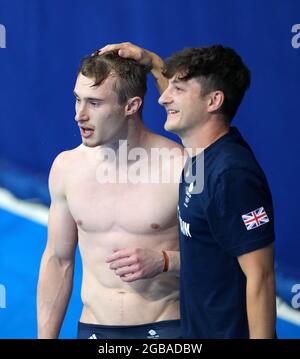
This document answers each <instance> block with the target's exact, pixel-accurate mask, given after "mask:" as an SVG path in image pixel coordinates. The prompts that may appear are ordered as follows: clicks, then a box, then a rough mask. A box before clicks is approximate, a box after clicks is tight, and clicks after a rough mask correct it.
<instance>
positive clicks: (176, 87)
mask: <svg viewBox="0 0 300 359" xmlns="http://www.w3.org/2000/svg"><path fill="white" fill-rule="evenodd" d="M175 90H176V91H178V92H181V91H183V88H181V87H179V86H175Z"/></svg>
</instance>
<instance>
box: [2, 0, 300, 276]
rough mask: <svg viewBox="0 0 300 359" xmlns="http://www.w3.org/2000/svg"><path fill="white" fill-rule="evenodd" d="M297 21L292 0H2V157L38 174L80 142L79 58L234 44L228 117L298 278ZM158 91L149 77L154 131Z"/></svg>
mask: <svg viewBox="0 0 300 359" xmlns="http://www.w3.org/2000/svg"><path fill="white" fill-rule="evenodd" d="M299 23H300V1H299V0H287V1H281V0H268V1H266V0H265V1H261V0H245V1H238V0H226V1H225V0H216V1H208V0H164V1H163V0H151V1H150V0H149V1H148V0H126V1H125V0H124V1H122V0H115V1H103V0H85V1H83V0H81V1H79V0H76V1H66V0H0V24H3V25H4V26H5V27H6V48H5V49H0V163H2V164H3V163H4V162H5V163H9V164H10V165H12V166H15V167H14V168H17V169H18V170H21V169H22V170H26V171H27V172H32V173H35V174H39V175H40V176H41V178H44V177H43V176H45V177H46V176H47V175H48V172H49V168H50V165H51V163H52V161H53V159H54V158H55V156H56V155H57V154H58V153H59V152H60V151H62V150H65V149H69V148H72V147H75V146H77V145H78V144H79V143H80V136H79V132H78V129H77V126H76V125H75V121H74V98H73V95H72V91H73V86H74V81H75V74H76V71H77V68H78V64H79V61H80V59H81V58H82V57H83V56H85V55H87V54H89V53H91V52H93V51H94V50H95V49H97V48H99V47H102V46H104V45H105V44H107V43H115V42H122V41H131V42H134V43H137V44H139V45H140V46H142V47H145V48H148V49H151V50H153V51H155V52H157V53H159V54H160V55H161V56H162V57H167V56H169V55H170V54H171V53H173V52H174V51H177V50H180V49H182V48H183V47H189V46H203V45H210V44H214V43H222V44H224V45H226V46H230V47H233V48H234V49H236V50H237V51H238V52H239V53H240V54H241V56H242V57H243V59H244V61H245V62H246V64H247V65H248V67H249V68H250V69H251V71H252V86H251V88H250V90H249V92H248V93H247V95H246V97H245V99H244V101H243V104H242V105H241V107H240V110H239V112H238V114H237V116H236V119H235V121H234V124H235V125H237V126H238V127H239V128H240V130H241V132H242V133H243V135H244V136H245V137H246V139H247V140H248V142H249V143H250V144H251V145H252V147H253V149H254V151H255V153H256V156H257V158H258V160H259V161H260V163H261V164H262V166H263V168H264V169H265V172H266V175H267V177H268V180H269V183H270V186H271V190H272V192H273V199H274V206H275V214H276V234H277V243H276V250H277V253H276V260H277V265H278V269H279V270H282V271H283V272H284V273H285V274H286V275H291V276H292V277H293V278H296V280H297V278H299V281H298V283H299V282H300V264H299V237H300V236H299V234H300V230H299V226H298V225H297V224H298V223H297V221H298V215H297V213H298V205H299V203H300V193H299V182H300V169H299V165H300V161H299V154H300V144H299V142H300V141H299V133H300V131H299V130H300V121H299V120H300V118H299V103H300V100H299V87H300V47H299V48H293V46H292V43H291V42H292V38H293V36H295V35H296V34H293V33H292V32H291V29H292V26H293V25H294V24H299ZM296 36H297V35H296ZM296 42H298V43H299V44H300V37H299V39H298V40H297V39H296ZM157 98H158V94H157V91H156V88H155V86H154V84H153V81H152V80H151V79H150V80H149V91H148V97H147V99H146V105H145V110H144V120H145V123H146V125H147V126H148V127H150V128H151V129H152V130H154V131H156V132H160V133H163V134H165V135H166V136H169V137H170V135H169V134H167V133H166V132H164V131H163V130H162V126H163V122H164V117H165V115H164V110H163V109H162V108H160V106H159V105H158V104H157ZM1 161H2V162H1ZM0 170H1V168H0ZM2 174H3V173H2ZM0 175H1V173H0ZM8 182H10V181H8ZM0 245H1V244H0ZM0 260H1V259H0ZM1 276H3V273H0V282H1Z"/></svg>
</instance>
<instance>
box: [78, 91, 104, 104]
mask: <svg viewBox="0 0 300 359" xmlns="http://www.w3.org/2000/svg"><path fill="white" fill-rule="evenodd" d="M73 94H74V96H75V97H77V98H80V97H79V96H78V95H77V93H76V92H75V91H73ZM83 99H84V100H88V101H98V102H100V101H103V99H101V98H97V97H84V98H83Z"/></svg>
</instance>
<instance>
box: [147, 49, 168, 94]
mask: <svg viewBox="0 0 300 359" xmlns="http://www.w3.org/2000/svg"><path fill="white" fill-rule="evenodd" d="M148 54H149V55H150V57H151V60H152V68H151V74H152V76H153V77H154V80H155V82H156V86H157V88H158V91H159V93H163V92H164V91H165V89H166V88H167V87H168V79H166V78H165V77H164V75H163V69H164V66H165V63H164V61H163V60H162V58H160V57H159V56H158V55H157V54H155V53H154V52H151V51H148Z"/></svg>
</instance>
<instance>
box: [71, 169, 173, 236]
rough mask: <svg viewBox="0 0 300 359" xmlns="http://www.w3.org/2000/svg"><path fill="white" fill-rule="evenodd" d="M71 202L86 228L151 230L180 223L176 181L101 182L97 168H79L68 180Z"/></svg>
mask: <svg viewBox="0 0 300 359" xmlns="http://www.w3.org/2000/svg"><path fill="white" fill-rule="evenodd" d="M66 187H67V190H66V196H67V202H68V206H69V209H70V212H71V214H72V216H73V218H74V220H75V221H76V223H77V225H78V228H80V229H81V230H82V231H84V232H108V231H119V232H126V233H132V234H151V233H154V232H158V231H160V230H165V229H168V228H169V227H172V226H174V225H175V224H176V207H177V188H176V186H175V185H174V184H159V183H156V184H151V183H148V184H146V183H138V184H132V183H122V184H120V183H99V182H98V181H97V178H96V176H95V172H94V171H90V170H88V169H87V170H86V171H75V172H74V173H73V174H72V176H70V178H69V179H68V182H67V186H66Z"/></svg>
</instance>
